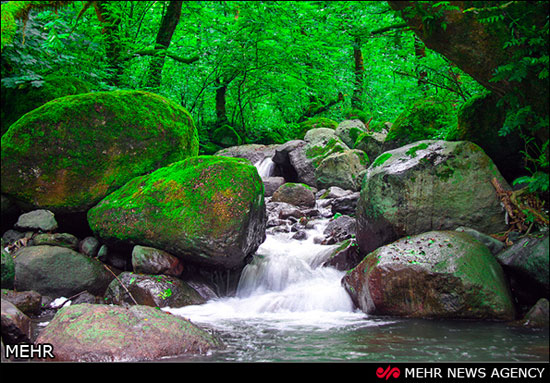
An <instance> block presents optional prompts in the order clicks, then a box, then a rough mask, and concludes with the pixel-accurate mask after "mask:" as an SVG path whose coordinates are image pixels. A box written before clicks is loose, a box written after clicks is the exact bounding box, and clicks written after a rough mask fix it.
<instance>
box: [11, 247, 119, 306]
mask: <svg viewBox="0 0 550 383" xmlns="http://www.w3.org/2000/svg"><path fill="white" fill-rule="evenodd" d="M15 256H16V258H15V288H16V289H17V290H20V291H25V290H34V291H37V292H39V293H40V294H42V295H50V296H53V297H60V296H64V297H70V296H72V295H75V294H77V293H80V292H82V291H84V290H88V291H89V292H90V293H92V294H94V295H103V293H104V292H105V290H106V289H107V286H108V285H109V283H110V282H111V280H112V279H113V278H114V276H113V275H112V274H111V273H109V272H108V271H107V270H106V269H105V268H104V267H103V265H102V264H101V262H99V261H98V260H96V259H93V258H89V257H87V256H85V255H84V254H80V253H77V252H76V251H73V250H71V249H68V248H66V247H59V246H31V247H24V248H22V249H20V250H19V251H17V252H16V253H15Z"/></svg>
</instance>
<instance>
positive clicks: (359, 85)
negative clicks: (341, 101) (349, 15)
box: [351, 36, 365, 109]
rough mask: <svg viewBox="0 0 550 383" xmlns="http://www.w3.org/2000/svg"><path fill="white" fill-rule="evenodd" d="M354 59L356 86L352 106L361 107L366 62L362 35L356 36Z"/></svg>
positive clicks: (353, 107) (354, 107)
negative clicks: (364, 60)
mask: <svg viewBox="0 0 550 383" xmlns="http://www.w3.org/2000/svg"><path fill="white" fill-rule="evenodd" d="M353 60H354V63H355V88H354V89H353V96H352V97H351V108H352V109H361V108H362V105H361V100H362V98H363V76H364V73H365V64H364V62H363V52H362V51H361V37H359V36H356V37H355V41H354V44H353Z"/></svg>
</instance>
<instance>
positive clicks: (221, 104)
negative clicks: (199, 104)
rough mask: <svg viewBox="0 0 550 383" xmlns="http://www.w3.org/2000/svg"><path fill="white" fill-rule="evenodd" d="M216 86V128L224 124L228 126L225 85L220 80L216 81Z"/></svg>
mask: <svg viewBox="0 0 550 383" xmlns="http://www.w3.org/2000/svg"><path fill="white" fill-rule="evenodd" d="M216 84H218V88H217V89H216V127H220V126H222V125H225V124H229V120H228V119H227V109H226V105H227V97H226V95H227V85H228V84H226V83H222V81H221V80H220V78H217V79H216Z"/></svg>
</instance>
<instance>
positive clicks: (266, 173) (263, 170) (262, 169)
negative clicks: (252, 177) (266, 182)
mask: <svg viewBox="0 0 550 383" xmlns="http://www.w3.org/2000/svg"><path fill="white" fill-rule="evenodd" d="M254 166H256V169H258V174H259V175H260V177H261V178H262V179H265V178H267V177H271V176H272V175H273V173H274V171H275V162H273V161H272V160H271V157H265V158H264V159H263V160H261V161H259V162H257V163H255V164H254Z"/></svg>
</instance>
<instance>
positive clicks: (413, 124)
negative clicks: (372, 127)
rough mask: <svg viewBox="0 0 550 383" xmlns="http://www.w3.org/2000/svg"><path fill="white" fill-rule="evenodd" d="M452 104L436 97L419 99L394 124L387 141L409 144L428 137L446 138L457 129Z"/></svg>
mask: <svg viewBox="0 0 550 383" xmlns="http://www.w3.org/2000/svg"><path fill="white" fill-rule="evenodd" d="M455 113H456V112H455V111H454V110H453V108H452V105H449V104H447V103H443V102H439V101H437V100H434V99H424V100H419V101H417V102H415V103H413V104H412V105H410V107H409V108H408V109H407V110H405V111H404V112H403V113H402V114H401V115H400V116H399V117H398V118H397V119H396V120H395V122H394V124H393V125H392V127H391V129H390V131H389V133H388V136H387V138H386V141H397V142H399V143H400V144H408V143H411V142H415V141H420V140H427V139H446V138H447V136H448V135H451V134H453V132H454V131H455V130H456V121H455V116H456V114H455Z"/></svg>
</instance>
